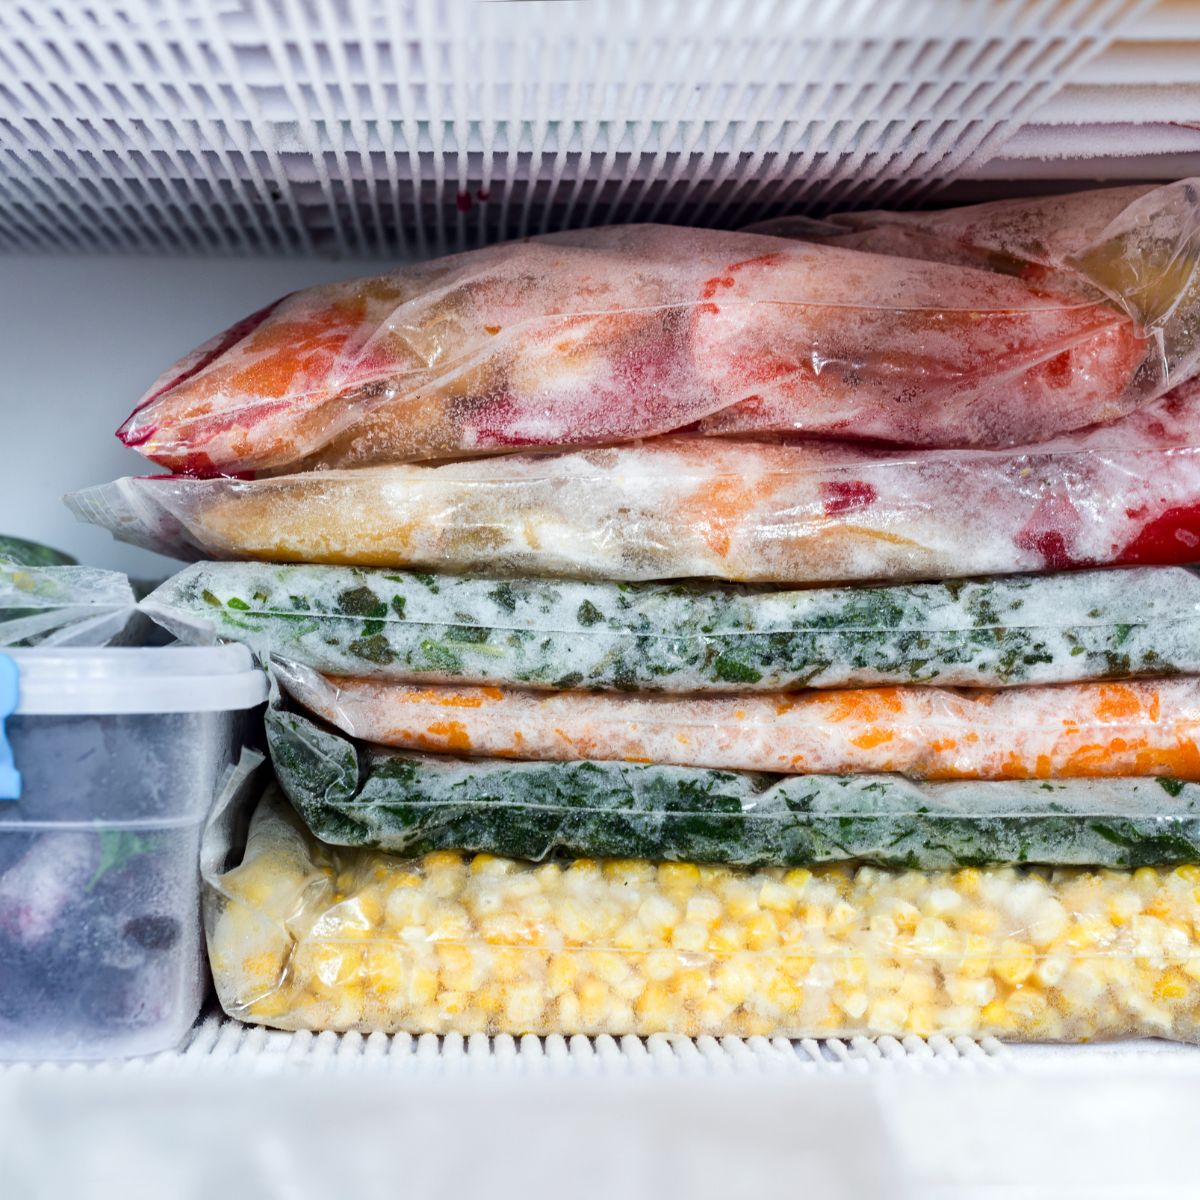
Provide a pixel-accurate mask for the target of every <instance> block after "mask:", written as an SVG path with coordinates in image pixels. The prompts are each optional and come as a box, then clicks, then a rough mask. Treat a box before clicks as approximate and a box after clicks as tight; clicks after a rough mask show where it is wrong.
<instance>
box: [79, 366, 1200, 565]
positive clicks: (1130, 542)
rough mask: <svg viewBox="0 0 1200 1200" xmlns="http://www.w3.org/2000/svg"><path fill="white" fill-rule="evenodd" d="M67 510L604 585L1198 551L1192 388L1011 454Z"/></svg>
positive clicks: (638, 449) (534, 464)
mask: <svg viewBox="0 0 1200 1200" xmlns="http://www.w3.org/2000/svg"><path fill="white" fill-rule="evenodd" d="M68 503H69V504H70V505H71V506H72V508H74V510H75V512H76V513H77V514H78V515H79V516H80V517H81V518H82V519H84V520H87V521H91V522H93V523H95V524H98V525H103V526H105V527H107V528H108V529H110V530H112V531H113V533H114V534H115V535H116V536H117V537H120V538H123V539H124V540H126V541H132V542H135V543H137V544H138V545H143V546H148V547H150V548H152V549H157V550H161V551H164V552H166V553H173V554H175V555H176V556H179V557H184V558H195V557H205V558H218V559H228V558H253V559H270V560H275V561H284V562H322V563H342V564H351V565H361V566H384V567H415V568H418V569H421V570H433V571H441V570H448V571H454V572H479V573H481V574H488V575H491V574H502V575H508V574H517V575H566V576H574V577H586V578H596V579H607V580H651V579H668V578H676V577H684V578H687V577H710V578H717V579H729V580H742V581H748V582H777V583H792V584H807V583H837V582H874V581H880V582H882V581H889V580H890V581H902V580H909V579H939V578H940V579H946V578H961V577H964V576H973V575H988V574H1002V573H1007V572H1026V571H1043V570H1058V569H1062V568H1066V567H1082V566H1111V565H1123V564H1140V565H1164V564H1177V563H1189V562H1192V561H1195V560H1197V559H1200V549H1198V548H1200V382H1193V383H1191V384H1187V385H1184V386H1183V387H1182V388H1180V389H1177V390H1176V391H1175V392H1173V393H1172V394H1171V395H1169V396H1166V397H1163V398H1162V399H1160V400H1158V401H1155V402H1154V403H1153V404H1150V405H1147V406H1146V407H1145V408H1143V409H1141V410H1140V411H1139V412H1137V413H1134V414H1133V415H1132V416H1129V417H1126V418H1124V419H1123V420H1122V421H1120V422H1117V423H1115V424H1113V425H1108V426H1098V427H1096V428H1094V429H1090V430H1087V431H1085V432H1082V433H1076V434H1069V435H1064V436H1063V437H1061V438H1058V439H1056V440H1055V441H1053V442H1047V443H1041V444H1039V445H1037V446H1026V447H1021V448H1019V449H1013V450H1004V451H985V450H938V451H930V450H927V451H898V450H893V451H886V450H879V449H877V448H867V447H864V446H855V445H851V444H849V443H837V442H822V441H808V442H800V443H795V444H789V443H784V442H760V441H738V440H726V439H723V438H703V437H696V436H673V437H669V438H664V439H656V440H653V441H650V442H646V443H644V444H641V445H635V446H618V447H609V448H605V449H593V450H583V451H576V452H573V453H565V454H557V455H519V456H508V457H500V458H489V459H479V460H474V461H468V462H458V463H450V464H447V465H444V466H438V467H423V466H394V467H374V468H360V469H357V470H352V471H316V472H309V473H305V474H302V475H292V476H284V477H280V478H275V479H263V480H237V479H191V478H183V477H173V476H158V477H150V478H139V479H123V480H118V481H117V482H116V483H113V484H107V485H103V486H101V487H98V488H92V489H90V490H88V491H85V492H79V493H76V494H75V495H73V496H71V497H69V498H68Z"/></svg>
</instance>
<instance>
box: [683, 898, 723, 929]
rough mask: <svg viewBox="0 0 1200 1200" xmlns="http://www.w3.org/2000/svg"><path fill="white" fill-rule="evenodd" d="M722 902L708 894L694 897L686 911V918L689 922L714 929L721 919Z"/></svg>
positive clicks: (689, 901) (688, 903)
mask: <svg viewBox="0 0 1200 1200" xmlns="http://www.w3.org/2000/svg"><path fill="white" fill-rule="evenodd" d="M721 911H722V909H721V902H720V901H719V900H718V899H717V898H716V896H714V895H712V894H711V893H708V892H701V893H699V894H698V895H695V896H692V897H691V898H690V899H689V900H688V902H687V907H686V909H685V910H684V916H685V917H686V918H687V920H689V921H695V922H696V923H697V924H700V925H704V926H705V927H706V928H712V926H714V925H715V924H716V923H717V922H718V921H719V920H720V919H721Z"/></svg>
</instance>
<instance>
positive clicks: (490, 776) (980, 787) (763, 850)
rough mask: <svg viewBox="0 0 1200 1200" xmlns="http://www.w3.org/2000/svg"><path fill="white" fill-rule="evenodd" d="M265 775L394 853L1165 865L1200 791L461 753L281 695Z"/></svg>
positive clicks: (743, 861)
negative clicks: (344, 720)
mask: <svg viewBox="0 0 1200 1200" xmlns="http://www.w3.org/2000/svg"><path fill="white" fill-rule="evenodd" d="M267 738H268V744H269V747H270V752H271V758H272V761H273V763H274V767H275V772H276V775H277V777H278V779H279V782H280V784H281V786H282V787H283V789H284V791H285V792H286V794H287V796H288V798H289V799H290V800H291V802H292V804H293V806H294V807H295V809H296V810H297V812H298V813H299V814H300V816H301V817H302V818H303V819H304V821H305V823H306V824H307V825H308V827H309V829H310V830H311V831H312V832H313V834H314V835H315V836H316V837H318V838H319V839H321V840H322V841H324V842H327V843H331V844H333V845H339V846H367V847H373V848H376V849H380V850H385V851H389V852H395V853H397V854H402V855H421V854H425V853H427V852H430V851H435V850H458V851H464V852H468V853H489V854H498V855H505V856H508V857H512V858H522V859H533V860H543V859H550V858H578V857H585V858H647V859H659V860H667V861H672V862H675V861H678V862H689V861H698V862H717V863H727V864H736V865H740V866H806V865H810V864H814V863H823V862H838V861H858V862H869V863H875V864H879V865H882V866H897V867H899V866H902V867H914V868H920V869H923V870H935V869H938V870H940V869H946V868H952V867H957V866H968V865H977V864H984V863H1046V864H1064V865H1076V866H1104V867H1138V866H1143V865H1156V866H1162V865H1167V864H1175V863H1187V862H1196V861H1198V860H1200V785H1197V784H1191V783H1182V782H1179V781H1176V780H1172V779H1154V778H1123V779H1071V780H1056V781H1042V780H1025V781H1003V782H986V783H978V782H968V783H933V784H918V783H913V782H910V781H908V780H906V779H903V778H901V777H899V776H895V775H858V776H813V775H808V776H804V775H799V776H780V775H766V774H755V773H748V772H737V771H721V770H707V769H702V768H689V767H670V766H655V765H647V764H639V763H615V762H579V761H575V762H510V761H496V760H482V761H473V762H467V761H462V760H459V759H454V758H448V757H443V756H431V755H420V754H406V753H400V752H397V751H390V750H386V749H384V748H382V747H377V746H371V745H366V744H356V743H354V742H352V741H350V740H348V739H347V738H344V737H342V736H340V735H339V734H337V733H334V732H331V731H329V730H328V729H326V728H323V727H320V726H318V725H316V724H314V723H313V722H312V721H310V720H308V719H307V718H305V717H303V716H301V715H299V714H297V713H293V712H289V711H286V710H284V709H282V708H281V707H279V706H278V704H276V705H275V706H273V707H272V709H271V710H269V712H268V714H267Z"/></svg>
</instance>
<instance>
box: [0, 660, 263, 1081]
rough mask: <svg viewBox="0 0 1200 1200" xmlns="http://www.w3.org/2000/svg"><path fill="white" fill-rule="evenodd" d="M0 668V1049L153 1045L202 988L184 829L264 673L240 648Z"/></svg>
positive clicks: (99, 1051) (190, 828)
mask: <svg viewBox="0 0 1200 1200" xmlns="http://www.w3.org/2000/svg"><path fill="white" fill-rule="evenodd" d="M2 660H3V657H2V656H0V661H2ZM9 661H11V662H12V663H15V665H16V668H17V672H18V673H19V701H18V703H17V707H16V712H15V715H13V716H11V717H10V718H9V719H8V721H7V735H8V741H9V744H10V745H11V749H12V757H13V761H14V764H15V767H16V770H17V771H18V772H19V788H17V789H13V790H14V791H16V792H17V795H16V796H15V798H13V799H5V800H0V1058H42V1059H46V1058H107V1057H114V1056H124V1055H137V1054H147V1053H150V1052H152V1051H157V1050H163V1049H167V1048H168V1047H170V1046H173V1045H175V1044H176V1043H177V1042H178V1041H179V1040H180V1039H181V1038H182V1037H183V1035H184V1034H185V1033H186V1032H187V1030H188V1028H189V1026H190V1025H191V1023H192V1021H193V1020H194V1019H195V1017H196V1015H197V1012H198V1011H199V1008H200V1004H201V1001H202V999H203V996H204V991H205V987H206V977H205V974H204V960H203V950H202V946H201V929H200V908H199V905H200V887H199V846H200V835H201V830H202V827H203V823H204V820H205V817H206V815H207V813H208V810H209V808H210V806H211V805H212V803H213V800H214V796H215V793H216V792H217V790H218V786H219V784H220V782H221V780H222V778H223V776H224V775H225V773H226V771H227V769H228V768H229V766H230V764H231V763H232V762H233V761H234V760H235V758H236V757H237V755H238V753H239V751H240V748H241V746H242V743H243V741H244V737H245V733H246V721H247V713H248V710H250V709H252V708H254V707H256V706H257V705H259V704H260V703H261V702H262V701H263V700H264V699H265V696H266V684H265V679H264V676H263V674H262V672H261V671H260V670H258V669H256V668H255V666H254V664H253V661H252V659H251V656H250V653H249V652H248V651H247V650H246V648H245V647H244V646H218V647H208V648H198V647H167V648H154V649H113V648H105V649H88V650H84V649H70V650H68V649H60V648H55V649H32V650H14V651H12V652H11V653H10V655H9Z"/></svg>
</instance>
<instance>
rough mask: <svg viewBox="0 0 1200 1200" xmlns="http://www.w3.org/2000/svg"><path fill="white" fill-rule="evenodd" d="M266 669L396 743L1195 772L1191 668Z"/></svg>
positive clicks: (479, 752)
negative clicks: (778, 681)
mask: <svg viewBox="0 0 1200 1200" xmlns="http://www.w3.org/2000/svg"><path fill="white" fill-rule="evenodd" d="M274 669H275V671H276V673H277V675H278V677H279V679H280V681H281V682H282V684H283V686H284V688H285V689H286V690H287V692H288V693H289V695H290V696H291V697H292V699H293V700H295V701H296V702H297V703H298V704H299V705H301V706H302V707H304V708H306V709H308V710H310V711H311V712H313V713H315V714H316V715H317V716H319V717H320V718H321V719H323V720H325V721H328V722H329V723H330V724H332V725H335V726H336V727H337V728H338V729H340V730H341V731H342V732H343V733H346V734H349V735H350V736H351V737H354V738H360V739H362V740H363V741H368V742H375V743H378V744H380V745H386V746H393V747H395V748H397V749H402V750H429V751H435V752H439V753H448V754H460V755H467V756H472V757H481V758H519V759H534V760H555V761H564V760H571V759H598V760H605V761H615V762H641V763H663V764H672V765H675V766H684V767H716V768H720V769H722V770H740V771H769V772H780V773H784V774H792V775H805V774H814V775H852V774H859V773H871V774H874V773H880V772H884V773H892V772H894V773H896V774H900V775H906V776H908V777H910V778H913V779H1060V778H1075V777H1090V776H1118V775H1166V776H1171V777H1174V778H1179V779H1195V780H1200V679H1197V678H1195V677H1188V678H1184V679H1168V680H1156V681H1148V680H1147V681H1133V682H1128V683H1067V684H1047V685H1043V686H1031V687H1020V688H1005V689H1000V690H995V691H987V690H982V689H980V690H967V689H953V688H937V687H893V688H850V689H845V690H831V691H823V690H819V689H815V690H812V691H806V692H787V693H774V694H758V693H741V694H734V695H719V696H663V695H659V696H640V695H614V694H611V693H587V692H534V691H521V690H518V689H502V688H493V687H467V686H461V687H450V686H440V687H439V686H433V685H427V686H421V685H416V684H403V683H386V682H381V681H377V680H371V679H352V678H347V677H344V676H325V675H320V674H318V673H317V672H315V671H312V670H311V669H309V668H307V667H302V666H300V665H298V664H295V663H287V662H282V661H280V662H277V663H276V664H275V668H274Z"/></svg>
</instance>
